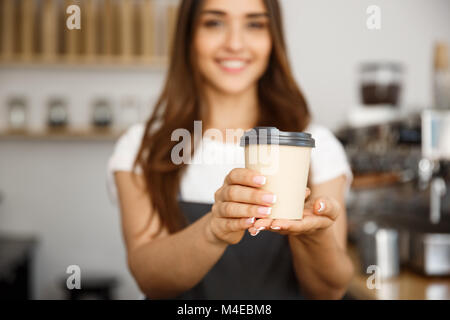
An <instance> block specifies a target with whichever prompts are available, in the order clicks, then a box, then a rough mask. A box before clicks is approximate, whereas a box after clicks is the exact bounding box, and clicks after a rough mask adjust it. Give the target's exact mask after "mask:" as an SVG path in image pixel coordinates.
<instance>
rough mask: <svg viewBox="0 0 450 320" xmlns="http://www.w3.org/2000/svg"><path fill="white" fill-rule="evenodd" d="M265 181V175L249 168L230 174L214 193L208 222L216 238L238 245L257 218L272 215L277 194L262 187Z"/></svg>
mask: <svg viewBox="0 0 450 320" xmlns="http://www.w3.org/2000/svg"><path fill="white" fill-rule="evenodd" d="M265 181H266V178H265V177H264V176H262V175H261V174H260V173H259V172H257V171H254V170H250V169H245V168H236V169H233V170H231V171H230V172H229V173H228V175H227V176H226V177H225V181H224V183H223V185H222V187H220V188H219V189H218V190H217V191H216V193H215V194H214V200H215V202H214V205H213V206H212V209H211V218H210V220H209V223H208V228H209V231H210V234H211V235H212V236H213V238H214V240H215V241H219V242H221V243H226V244H236V243H238V242H239V241H241V239H242V237H243V236H244V233H245V231H246V230H247V229H248V228H250V227H252V226H253V224H254V223H255V218H268V217H270V211H271V206H272V205H273V204H274V203H275V201H276V196H275V195H274V194H272V193H270V192H268V191H264V190H261V189H259V187H261V186H263V185H264V183H265Z"/></svg>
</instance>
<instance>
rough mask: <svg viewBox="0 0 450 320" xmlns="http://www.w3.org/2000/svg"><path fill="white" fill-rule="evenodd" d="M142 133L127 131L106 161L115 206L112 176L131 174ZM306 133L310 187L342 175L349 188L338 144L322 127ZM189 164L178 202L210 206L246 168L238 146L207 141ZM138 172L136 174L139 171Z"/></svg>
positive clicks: (347, 171)
mask: <svg viewBox="0 0 450 320" xmlns="http://www.w3.org/2000/svg"><path fill="white" fill-rule="evenodd" d="M144 130H145V125H144V124H135V125H133V126H132V127H130V128H129V129H128V130H127V131H126V132H125V133H124V134H123V135H122V136H121V137H120V138H119V140H118V141H117V143H116V145H115V148H114V152H113V154H112V156H111V157H110V159H109V161H108V167H107V184H108V191H109V194H110V197H111V199H112V201H113V202H115V203H117V189H116V186H115V182H114V172H116V171H131V170H132V168H133V163H134V160H135V158H136V155H137V152H138V150H139V147H140V145H141V140H142V137H143V134H144ZM305 132H309V133H311V134H312V136H313V138H314V139H315V142H316V147H315V148H313V149H312V151H311V167H310V174H311V183H312V184H313V185H314V184H319V183H323V182H325V181H328V180H331V179H333V178H336V177H338V176H340V175H342V174H344V175H346V176H347V186H348V187H349V186H350V183H351V181H352V179H353V176H352V172H351V169H350V166H349V163H348V161H347V157H346V154H345V151H344V149H343V147H342V145H341V143H340V142H339V141H338V140H337V139H336V137H335V136H334V135H333V133H332V132H331V131H330V130H328V129H327V128H325V127H323V126H319V125H316V124H310V125H309V126H308V128H307V129H306V130H305ZM217 159H221V160H219V161H217ZM191 160H192V161H191V163H190V164H188V168H187V169H186V171H185V172H184V175H183V176H182V179H181V185H180V193H181V194H180V196H181V199H182V200H183V201H188V202H200V203H213V202H214V193H215V192H216V190H217V189H219V188H220V187H221V186H222V184H223V181H224V179H225V176H226V175H227V174H228V173H229V172H230V171H231V170H232V169H233V168H244V167H245V157H244V148H242V147H240V146H239V144H232V143H222V142H219V141H215V140H213V139H210V138H206V137H204V138H203V144H200V145H199V148H198V149H196V150H195V152H194V156H193V158H192V159H191ZM202 160H203V161H202ZM214 160H216V161H214ZM137 169H138V171H137V173H139V172H140V170H139V169H140V168H139V167H138V168H137ZM347 189H348V188H347Z"/></svg>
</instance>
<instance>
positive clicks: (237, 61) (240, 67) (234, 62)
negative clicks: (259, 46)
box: [215, 58, 251, 74]
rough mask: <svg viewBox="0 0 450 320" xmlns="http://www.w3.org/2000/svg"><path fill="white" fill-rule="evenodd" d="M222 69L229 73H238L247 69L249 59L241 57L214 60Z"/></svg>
mask: <svg viewBox="0 0 450 320" xmlns="http://www.w3.org/2000/svg"><path fill="white" fill-rule="evenodd" d="M215 61H216V63H217V64H218V66H219V67H220V68H221V70H222V71H224V72H226V73H230V74H238V73H241V72H242V71H244V70H245V69H247V67H248V66H249V64H250V62H251V61H250V60H248V59H242V58H223V59H216V60H215Z"/></svg>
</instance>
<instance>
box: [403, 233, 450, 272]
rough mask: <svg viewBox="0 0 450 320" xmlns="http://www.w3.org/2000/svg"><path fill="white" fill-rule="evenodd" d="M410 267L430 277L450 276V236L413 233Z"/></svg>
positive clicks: (411, 236) (411, 237)
mask: <svg viewBox="0 0 450 320" xmlns="http://www.w3.org/2000/svg"><path fill="white" fill-rule="evenodd" d="M409 265H410V266H411V267H412V268H413V269H415V270H416V271H419V272H421V273H423V274H425V275H428V276H448V275H450V234H449V233H434V234H433V233H417V232H413V233H411V235H410V257H409Z"/></svg>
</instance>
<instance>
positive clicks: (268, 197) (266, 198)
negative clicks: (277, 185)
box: [262, 194, 277, 203]
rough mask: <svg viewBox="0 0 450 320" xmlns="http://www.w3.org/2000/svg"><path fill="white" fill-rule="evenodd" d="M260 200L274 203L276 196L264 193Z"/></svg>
mask: <svg viewBox="0 0 450 320" xmlns="http://www.w3.org/2000/svg"><path fill="white" fill-rule="evenodd" d="M262 201H264V202H267V203H275V202H276V201H277V196H276V195H274V194H265V195H263V196H262Z"/></svg>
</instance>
